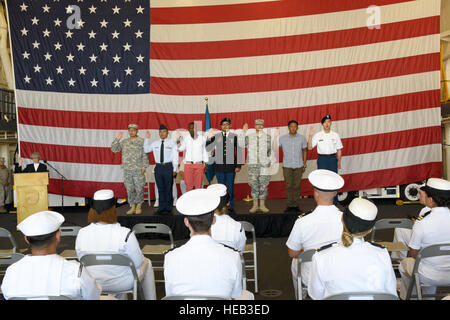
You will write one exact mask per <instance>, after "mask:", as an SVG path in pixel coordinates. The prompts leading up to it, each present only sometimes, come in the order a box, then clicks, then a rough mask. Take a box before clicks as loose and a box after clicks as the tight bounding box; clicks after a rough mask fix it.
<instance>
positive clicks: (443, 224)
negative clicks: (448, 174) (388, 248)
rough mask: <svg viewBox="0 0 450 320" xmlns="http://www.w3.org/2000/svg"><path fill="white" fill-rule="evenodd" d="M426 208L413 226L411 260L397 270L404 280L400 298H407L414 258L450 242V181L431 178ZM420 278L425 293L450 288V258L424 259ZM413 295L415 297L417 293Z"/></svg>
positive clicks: (420, 266)
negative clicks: (433, 246)
mask: <svg viewBox="0 0 450 320" xmlns="http://www.w3.org/2000/svg"><path fill="white" fill-rule="evenodd" d="M420 189H421V190H422V191H424V192H425V194H426V195H425V199H424V200H425V205H426V206H427V207H429V208H431V211H430V213H429V214H427V215H426V216H425V215H424V216H422V217H419V218H418V219H417V221H416V222H415V223H414V227H413V230H412V235H411V239H410V241H409V248H410V249H409V254H410V257H409V258H406V259H403V260H402V261H401V262H400V266H399V268H398V270H399V271H400V275H401V277H402V282H401V286H400V297H401V298H402V299H406V293H407V289H408V285H409V283H410V281H412V277H411V275H412V271H413V268H414V263H415V258H416V257H417V254H418V253H419V251H420V250H421V249H423V248H425V247H428V246H431V245H434V244H439V243H450V232H449V230H450V209H449V205H450V182H449V181H447V180H444V179H439V178H429V179H428V180H427V183H426V185H425V186H423V187H421V188H420ZM419 277H420V281H421V283H422V284H424V285H425V286H426V287H424V294H434V293H435V292H436V287H437V286H448V285H450V257H448V256H442V257H431V258H425V259H423V260H422V261H421V263H420V265H419ZM413 294H416V292H415V290H414V291H413Z"/></svg>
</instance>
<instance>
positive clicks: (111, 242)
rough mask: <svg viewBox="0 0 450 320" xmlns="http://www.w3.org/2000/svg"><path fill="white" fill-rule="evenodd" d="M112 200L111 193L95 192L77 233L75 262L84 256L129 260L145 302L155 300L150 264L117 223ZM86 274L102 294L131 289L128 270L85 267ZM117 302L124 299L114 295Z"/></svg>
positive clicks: (109, 191) (132, 238)
mask: <svg viewBox="0 0 450 320" xmlns="http://www.w3.org/2000/svg"><path fill="white" fill-rule="evenodd" d="M115 203H116V199H115V198H114V193H113V191H112V190H107V189H105V190H99V191H97V192H96V193H95V194H94V199H93V202H92V206H91V209H90V210H89V213H88V222H89V223H90V224H89V225H88V226H87V227H84V228H82V229H81V230H80V231H79V232H78V236H77V239H76V241H75V250H76V252H77V256H78V259H81V258H82V257H83V256H84V255H86V254H96V253H111V254H122V255H125V256H127V257H129V258H130V259H131V260H132V261H133V263H134V266H135V267H136V271H137V274H138V277H139V280H140V281H141V284H142V289H143V291H144V295H145V299H146V300H155V299H156V290H155V277H154V273H153V268H152V263H151V261H150V260H149V259H147V258H145V257H144V255H143V254H142V251H141V249H140V247H139V243H138V241H137V239H136V236H135V235H134V233H133V232H132V231H131V230H130V229H128V228H125V227H122V226H121V225H120V224H119V223H117V213H116V206H115ZM87 269H88V270H89V272H90V274H91V275H92V276H93V277H94V278H95V279H96V280H97V281H98V282H99V283H100V285H101V286H102V289H103V290H104V291H116V292H117V291H125V290H129V289H131V288H132V287H133V280H134V278H133V275H132V273H131V270H130V268H129V267H124V266H109V265H99V266H89V267H87ZM118 298H120V299H123V298H125V296H124V295H118Z"/></svg>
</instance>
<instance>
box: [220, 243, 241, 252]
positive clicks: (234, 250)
mask: <svg viewBox="0 0 450 320" xmlns="http://www.w3.org/2000/svg"><path fill="white" fill-rule="evenodd" d="M221 245H223V246H224V247H226V248H228V249H231V250H234V251H236V252H240V251H239V250H238V249H236V248H233V247H230V246H227V245H226V244H223V243H221Z"/></svg>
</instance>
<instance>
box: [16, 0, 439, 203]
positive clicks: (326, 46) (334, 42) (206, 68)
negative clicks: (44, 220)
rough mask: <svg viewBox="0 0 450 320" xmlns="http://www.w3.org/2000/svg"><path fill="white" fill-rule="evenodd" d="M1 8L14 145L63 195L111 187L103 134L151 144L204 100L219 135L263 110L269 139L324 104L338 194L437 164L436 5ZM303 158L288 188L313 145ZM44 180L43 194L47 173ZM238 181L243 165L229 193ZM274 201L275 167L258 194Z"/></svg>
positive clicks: (161, 0)
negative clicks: (6, 29) (130, 135)
mask: <svg viewBox="0 0 450 320" xmlns="http://www.w3.org/2000/svg"><path fill="white" fill-rule="evenodd" d="M7 5H8V13H9V21H10V35H11V42H12V52H13V60H14V72H15V83H16V104H17V108H18V121H19V126H18V128H19V140H20V151H21V155H22V156H23V157H24V158H29V157H30V154H31V153H32V152H33V151H38V152H40V153H41V155H42V158H43V159H46V160H48V161H49V162H50V163H51V164H52V165H53V166H54V167H55V168H57V169H58V171H60V172H61V173H63V174H64V175H65V176H66V177H67V178H68V179H70V180H72V181H73V182H74V184H75V185H76V187H74V186H72V185H70V184H66V185H65V194H67V195H73V196H85V197H91V196H92V195H93V193H94V192H95V191H96V190H98V189H100V188H112V189H113V190H114V191H115V192H116V194H117V195H118V196H121V197H126V191H125V188H124V186H123V183H122V181H123V180H122V171H121V169H120V154H113V153H112V152H111V150H110V145H111V142H112V141H113V139H114V138H115V136H116V135H117V133H118V132H119V131H123V132H125V131H126V128H127V125H128V124H129V123H137V124H138V125H139V128H140V134H141V136H144V131H146V130H150V131H151V133H152V139H156V138H157V136H158V130H157V129H158V128H159V125H160V123H164V124H166V125H167V126H168V127H169V128H170V129H171V130H173V129H176V128H186V127H187V123H188V122H190V121H196V120H200V121H201V120H203V119H204V112H205V101H204V98H205V97H208V98H209V101H208V102H209V109H210V112H211V114H210V117H211V124H212V126H213V127H216V128H218V126H219V122H220V120H221V119H222V118H224V117H225V116H227V117H230V118H231V121H232V127H233V128H234V129H238V128H242V126H243V124H244V123H249V124H250V126H252V125H253V123H254V120H255V119H258V118H263V119H265V127H266V128H267V130H268V131H269V132H272V131H271V129H272V128H277V127H279V128H280V134H285V133H287V123H288V121H289V120H291V119H296V120H297V121H298V122H299V123H300V127H299V132H300V133H302V134H303V135H305V136H306V137H307V134H308V127H309V126H313V127H314V129H315V131H316V132H317V131H318V130H320V128H321V126H320V119H321V118H322V117H323V116H324V115H325V114H330V115H331V116H332V118H333V126H332V129H333V130H334V131H337V132H338V133H339V134H340V136H341V138H342V142H343V145H344V149H343V159H342V169H341V170H340V174H341V175H343V177H344V179H345V186H344V188H343V190H344V191H350V190H361V189H367V188H372V187H381V186H390V185H396V184H404V183H409V182H413V181H419V180H422V179H425V178H426V177H430V176H441V174H442V162H441V161H442V155H441V128H440V101H439V49H440V48H439V32H440V30H439V26H440V22H439V16H440V1H439V0H416V1H406V0H352V1H336V0H321V1H310V0H282V1H268V0H190V1H187V0H170V1H169V0H151V1H149V0H97V1H95V0H92V1H88V0H85V1H83V0H67V1H66V0H44V1H41V0H40V1H37V0H33V1H31V0H14V1H12V0H9V1H7ZM370 6H375V7H370ZM369 7H370V8H369ZM378 14H379V15H378ZM377 17H379V18H380V22H379V25H378V26H376V24H377V23H375V26H374V24H373V23H372V24H371V23H369V22H370V21H372V22H373V21H375V22H376V20H377V19H376V18H377ZM280 155H281V153H280ZM150 157H151V156H150ZM308 159H309V160H311V161H309V162H308V168H307V170H306V172H305V174H304V175H303V178H304V179H303V181H302V193H303V194H310V193H311V186H310V185H309V183H307V180H306V177H307V175H308V174H309V172H311V171H312V170H314V169H315V168H316V161H315V160H316V159H317V153H316V151H315V150H314V151H313V152H308ZM151 160H152V159H151ZM279 161H280V162H281V161H282V157H280V158H279ZM149 173H150V177H151V181H154V180H153V175H152V174H151V168H150V169H149ZM50 177H51V183H50V186H49V191H50V192H52V193H59V192H60V187H61V185H60V180H59V175H58V174H56V173H55V172H53V170H51V174H50ZM246 182H247V172H246V170H245V169H244V170H242V171H241V172H240V173H239V174H238V175H237V179H236V183H237V185H236V196H237V198H241V197H244V196H246V195H247V194H248V193H249V186H248V184H247V183H246ZM284 195H285V191H284V182H283V176H282V170H281V166H280V168H279V170H278V171H277V172H276V174H274V175H273V176H272V182H271V184H270V186H269V197H283V196H284Z"/></svg>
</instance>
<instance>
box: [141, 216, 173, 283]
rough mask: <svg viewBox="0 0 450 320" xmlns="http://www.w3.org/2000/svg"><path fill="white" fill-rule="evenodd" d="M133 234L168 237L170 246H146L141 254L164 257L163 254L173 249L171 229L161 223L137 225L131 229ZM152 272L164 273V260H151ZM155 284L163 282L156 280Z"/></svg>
mask: <svg viewBox="0 0 450 320" xmlns="http://www.w3.org/2000/svg"><path fill="white" fill-rule="evenodd" d="M133 232H134V233H135V234H136V235H138V234H144V233H155V234H165V235H168V236H169V240H170V244H147V245H144V247H143V248H142V254H144V255H153V256H159V257H164V253H165V252H166V251H167V250H169V249H172V248H174V246H175V244H174V241H173V234H172V229H170V227H169V226H167V225H165V224H162V223H138V224H135V225H134V227H133ZM151 261H152V266H153V270H154V271H164V258H163V259H161V260H157V259H151ZM155 282H164V280H159V279H158V280H156V279H155Z"/></svg>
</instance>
